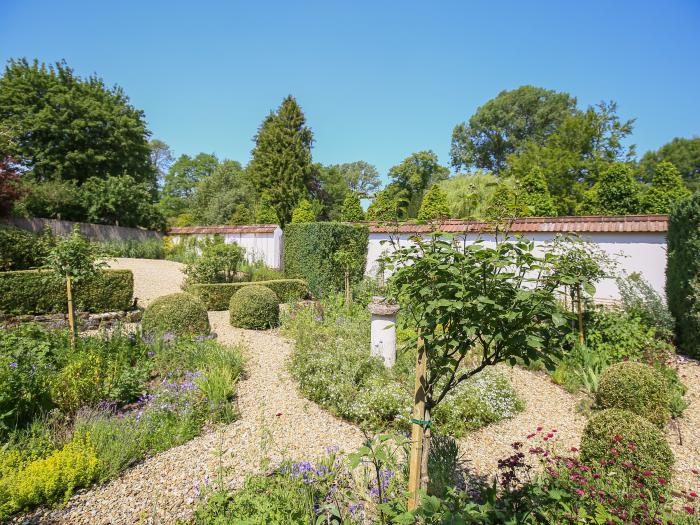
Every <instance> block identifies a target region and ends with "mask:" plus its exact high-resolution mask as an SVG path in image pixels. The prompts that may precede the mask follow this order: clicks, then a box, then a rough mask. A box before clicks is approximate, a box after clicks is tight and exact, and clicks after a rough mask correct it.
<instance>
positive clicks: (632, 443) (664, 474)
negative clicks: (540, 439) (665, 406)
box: [581, 408, 674, 491]
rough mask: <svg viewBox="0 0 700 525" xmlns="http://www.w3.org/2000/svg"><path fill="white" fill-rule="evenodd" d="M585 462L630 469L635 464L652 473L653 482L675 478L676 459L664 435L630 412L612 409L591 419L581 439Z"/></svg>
mask: <svg viewBox="0 0 700 525" xmlns="http://www.w3.org/2000/svg"><path fill="white" fill-rule="evenodd" d="M581 459H583V460H584V461H586V462H590V463H595V464H600V462H601V461H602V460H606V461H612V463H610V464H609V465H608V467H607V468H609V469H612V470H619V471H622V470H628V469H627V466H625V463H631V464H632V465H634V467H636V468H637V469H638V471H639V472H640V473H644V472H648V473H650V474H646V475H645V476H648V477H649V482H650V483H651V484H652V485H656V488H657V489H659V490H661V491H664V490H665V488H667V486H666V487H664V486H662V485H659V484H657V483H656V480H658V478H665V479H666V480H668V479H670V477H671V467H672V466H673V462H674V457H673V452H671V448H670V447H669V446H668V443H667V442H666V439H665V438H664V435H663V433H662V432H661V431H660V430H659V429H658V428H657V427H656V426H654V425H652V424H651V423H650V422H649V421H647V420H646V419H644V418H643V417H641V416H638V415H636V414H633V413H632V412H629V411H627V410H620V409H616V408H611V409H608V410H602V411H600V412H598V413H596V414H595V415H594V416H593V417H591V419H589V420H588V423H587V424H586V427H585V428H584V429H583V436H582V437H581Z"/></svg>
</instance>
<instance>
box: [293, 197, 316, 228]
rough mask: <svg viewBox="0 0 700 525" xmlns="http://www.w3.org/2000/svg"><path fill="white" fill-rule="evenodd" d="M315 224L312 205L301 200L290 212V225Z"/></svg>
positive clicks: (305, 200)
mask: <svg viewBox="0 0 700 525" xmlns="http://www.w3.org/2000/svg"><path fill="white" fill-rule="evenodd" d="M305 222H316V211H315V210H314V206H313V204H311V201H309V200H307V199H301V200H300V201H299V204H298V205H297V207H296V208H294V211H293V212H292V224H301V223H305Z"/></svg>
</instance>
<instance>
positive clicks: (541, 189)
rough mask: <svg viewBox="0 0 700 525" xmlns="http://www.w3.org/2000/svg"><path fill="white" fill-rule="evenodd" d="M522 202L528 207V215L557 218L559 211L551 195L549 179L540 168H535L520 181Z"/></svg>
mask: <svg viewBox="0 0 700 525" xmlns="http://www.w3.org/2000/svg"><path fill="white" fill-rule="evenodd" d="M520 189H521V190H522V196H521V200H522V203H523V204H524V205H525V206H526V207H527V215H534V216H536V217H552V216H556V214H557V209H556V207H555V206H554V202H553V201H552V195H551V194H550V193H549V187H548V186H547V179H545V176H544V172H543V171H542V168H540V167H539V166H535V167H534V168H533V170H532V171H531V172H530V173H527V174H526V175H525V176H524V177H523V178H522V180H520Z"/></svg>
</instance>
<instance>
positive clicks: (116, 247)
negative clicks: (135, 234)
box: [96, 238, 165, 259]
mask: <svg viewBox="0 0 700 525" xmlns="http://www.w3.org/2000/svg"><path fill="white" fill-rule="evenodd" d="M96 244H97V246H98V247H99V249H100V251H101V252H102V253H104V254H105V255H108V256H110V257H128V258H132V259H165V246H164V243H163V239H159V238H154V239H144V240H137V239H122V240H113V241H100V242H97V243H96Z"/></svg>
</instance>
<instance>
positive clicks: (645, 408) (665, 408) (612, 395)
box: [596, 361, 671, 427]
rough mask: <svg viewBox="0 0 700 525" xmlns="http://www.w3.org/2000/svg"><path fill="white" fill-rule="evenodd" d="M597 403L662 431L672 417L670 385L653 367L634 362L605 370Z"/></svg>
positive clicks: (616, 365)
mask: <svg viewBox="0 0 700 525" xmlns="http://www.w3.org/2000/svg"><path fill="white" fill-rule="evenodd" d="M596 403H597V405H598V406H599V407H600V408H619V409H622V410H628V411H630V412H633V413H634V414H637V415H638V416H642V417H644V418H646V419H648V420H649V421H651V422H652V423H654V424H655V425H657V426H659V427H663V426H664V425H666V423H668V420H669V419H670V417H671V413H670V410H669V406H670V397H669V390H668V384H667V382H666V380H665V379H664V377H663V376H662V375H661V373H659V372H658V371H657V370H655V369H654V368H653V367H651V366H648V365H645V364H643V363H635V362H632V361H627V362H622V363H617V364H615V365H612V366H611V367H608V368H607V369H605V370H604V371H603V373H602V375H601V377H600V384H599V385H598V392H597V393H596Z"/></svg>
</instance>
